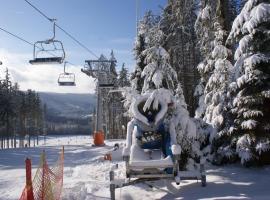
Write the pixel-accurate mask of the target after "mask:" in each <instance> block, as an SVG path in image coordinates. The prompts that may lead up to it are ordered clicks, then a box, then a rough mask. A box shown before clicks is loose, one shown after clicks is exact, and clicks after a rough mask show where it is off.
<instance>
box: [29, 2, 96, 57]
mask: <svg viewBox="0 0 270 200" xmlns="http://www.w3.org/2000/svg"><path fill="white" fill-rule="evenodd" d="M24 1H25V2H26V3H27V4H29V5H30V6H31V7H32V8H34V9H35V10H36V11H37V12H38V13H40V14H41V15H42V16H43V17H45V18H46V19H47V20H49V21H50V22H54V19H52V18H49V17H48V16H47V15H46V14H44V13H43V12H42V11H41V10H40V9H38V8H37V7H36V6H34V5H33V4H32V3H30V2H29V1H28V0H24ZM55 26H56V27H57V28H59V29H60V30H61V31H63V32H64V33H65V34H66V35H67V36H68V37H70V38H71V39H72V40H73V41H75V42H76V43H77V44H78V45H80V46H81V47H82V48H84V49H85V50H86V51H87V52H89V53H90V54H92V55H93V56H94V57H96V58H99V57H98V56H97V55H96V54H95V53H94V52H93V51H91V50H90V49H89V48H87V47H86V46H85V45H84V44H82V43H81V42H80V41H79V40H77V39H76V38H75V37H74V36H72V35H71V34H70V33H68V32H67V31H66V30H65V29H63V28H62V27H61V26H59V25H58V24H56V23H55Z"/></svg>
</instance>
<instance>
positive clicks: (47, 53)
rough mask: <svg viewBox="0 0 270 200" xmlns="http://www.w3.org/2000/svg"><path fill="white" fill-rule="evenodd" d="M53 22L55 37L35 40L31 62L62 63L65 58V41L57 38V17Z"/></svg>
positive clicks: (34, 63)
mask: <svg viewBox="0 0 270 200" xmlns="http://www.w3.org/2000/svg"><path fill="white" fill-rule="evenodd" d="M52 22H53V37H52V38H50V39H48V40H44V41H37V42H35V44H34V51H33V60H30V61H29V63H30V64H33V65H38V64H61V63H63V61H64V60H65V50H64V46H63V43H62V42H61V41H59V40H55V19H52Z"/></svg>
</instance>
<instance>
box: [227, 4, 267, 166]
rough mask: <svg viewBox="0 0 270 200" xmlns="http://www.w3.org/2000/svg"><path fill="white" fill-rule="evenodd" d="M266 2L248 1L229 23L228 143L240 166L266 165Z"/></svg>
mask: <svg viewBox="0 0 270 200" xmlns="http://www.w3.org/2000/svg"><path fill="white" fill-rule="evenodd" d="M269 27H270V2H269V0H249V1H247V3H246V4H245V6H244V8H243V9H242V11H241V13H240V14H239V15H238V16H237V18H236V19H235V21H234V23H233V27H232V30H231V33H230V35H229V38H228V40H227V42H228V43H233V42H234V41H239V45H238V48H237V50H236V52H235V56H234V57H235V60H236V63H235V66H234V75H235V77H234V80H235V82H234V83H232V84H231V87H232V88H234V89H235V94H236V95H235V97H234V100H233V106H234V107H233V109H232V112H233V113H234V114H235V119H234V131H233V133H232V140H231V141H232V143H233V144H234V145H235V146H236V147H235V148H236V152H237V154H238V156H239V158H240V159H241V163H242V164H244V165H246V166H249V165H258V164H266V163H270V121H269V119H270V68H269V65H270V56H269V55H270V34H269V31H270V30H269V29H270V28H269Z"/></svg>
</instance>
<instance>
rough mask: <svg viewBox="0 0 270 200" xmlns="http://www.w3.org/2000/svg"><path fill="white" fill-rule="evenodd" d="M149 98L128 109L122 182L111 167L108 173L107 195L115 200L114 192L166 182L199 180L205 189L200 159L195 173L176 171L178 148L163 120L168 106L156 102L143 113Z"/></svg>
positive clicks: (114, 167)
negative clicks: (151, 182)
mask: <svg viewBox="0 0 270 200" xmlns="http://www.w3.org/2000/svg"><path fill="white" fill-rule="evenodd" d="M148 98H149V95H144V96H141V97H140V98H138V99H137V100H136V101H135V103H133V105H132V108H131V110H132V112H133V116H134V117H133V119H132V120H131V121H130V122H129V123H128V127H127V138H126V146H125V148H124V149H123V152H122V156H123V160H124V161H125V165H126V178H124V179H116V178H115V169H116V166H117V165H115V166H113V167H112V168H111V171H110V194H111V199H113V200H114V199H115V191H116V189H117V188H121V187H125V186H129V185H134V184H137V183H147V182H148V181H157V180H161V179H165V180H166V179H167V180H172V181H175V183H176V184H177V185H179V184H180V182H181V180H197V181H198V180H201V185H202V186H203V187H205V186H206V174H205V169H204V162H203V159H201V162H200V164H199V169H198V170H193V171H180V166H179V164H180V162H181V160H180V156H181V147H180V145H178V144H177V142H176V135H175V134H170V131H168V130H167V129H166V127H165V123H164V118H165V114H166V113H167V110H168V104H166V103H162V102H159V104H158V106H156V107H157V109H154V108H153V104H152V105H151V108H150V109H148V110H145V109H144V105H145V103H146V101H147V99H148Z"/></svg>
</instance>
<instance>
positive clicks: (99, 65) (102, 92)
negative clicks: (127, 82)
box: [81, 52, 117, 135]
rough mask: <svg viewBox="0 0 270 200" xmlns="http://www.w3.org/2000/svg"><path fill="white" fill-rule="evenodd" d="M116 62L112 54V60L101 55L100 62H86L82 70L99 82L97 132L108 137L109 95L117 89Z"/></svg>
mask: <svg viewBox="0 0 270 200" xmlns="http://www.w3.org/2000/svg"><path fill="white" fill-rule="evenodd" d="M116 62H117V61H116V59H115V58H114V55H113V52H112V53H111V58H110V60H108V59H106V57H105V56H103V55H101V56H100V58H99V59H98V60H86V61H85V66H84V68H83V69H81V71H82V72H83V73H85V74H86V75H88V76H90V77H93V78H95V79H96V80H97V83H96V93H97V105H96V123H95V131H103V132H104V133H105V134H106V135H107V134H108V128H107V123H106V118H107V116H108V114H109V113H108V111H109V107H110V102H109V98H108V95H109V91H110V90H111V89H114V88H115V87H116V78H117V73H116V70H115V66H116Z"/></svg>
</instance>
